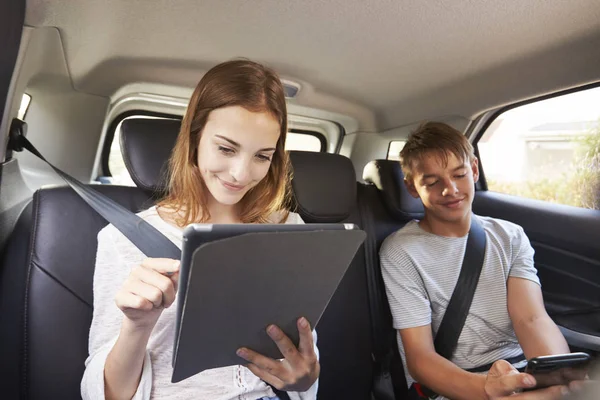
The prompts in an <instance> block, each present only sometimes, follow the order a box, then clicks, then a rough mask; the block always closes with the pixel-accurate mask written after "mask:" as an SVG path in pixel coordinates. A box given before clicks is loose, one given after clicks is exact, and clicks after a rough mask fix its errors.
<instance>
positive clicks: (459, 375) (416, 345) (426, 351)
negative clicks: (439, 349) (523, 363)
mask: <svg viewBox="0 0 600 400" xmlns="http://www.w3.org/2000/svg"><path fill="white" fill-rule="evenodd" d="M399 332H400V335H401V336H402V342H403V344H404V349H405V351H406V362H407V366H408V370H409V372H410V374H411V376H413V378H415V379H416V380H417V381H418V382H420V383H421V384H423V385H425V386H427V387H428V388H430V389H432V390H434V391H435V392H436V393H438V394H441V395H443V396H444V397H446V398H450V399H456V400H463V399H464V400H470V399H478V400H479V399H483V400H509V399H515V400H516V399H519V400H558V399H561V398H563V396H564V394H565V390H566V387H563V386H552V387H549V388H546V389H540V390H533V391H529V392H525V393H520V394H518V395H514V393H515V392H519V391H521V390H523V389H525V388H532V387H533V386H535V380H534V379H533V377H531V376H529V375H527V374H523V373H519V372H518V371H517V370H516V369H514V367H512V366H511V365H510V364H509V363H507V362H506V361H504V360H500V361H496V362H495V363H494V365H493V366H492V368H491V369H490V372H489V373H488V374H487V375H481V374H474V373H471V372H467V371H464V370H462V369H461V368H459V367H457V366H456V365H455V364H453V363H452V362H450V361H448V360H446V359H445V358H443V357H442V356H440V355H438V354H437V353H436V352H435V349H434V346H433V339H432V336H431V326H430V325H427V326H420V327H416V328H408V329H402V330H400V331H399Z"/></svg>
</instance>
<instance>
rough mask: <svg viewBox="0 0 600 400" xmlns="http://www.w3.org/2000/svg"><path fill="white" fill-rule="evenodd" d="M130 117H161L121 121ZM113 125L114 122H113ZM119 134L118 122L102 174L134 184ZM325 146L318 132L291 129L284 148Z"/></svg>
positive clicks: (317, 148)
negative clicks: (122, 152) (126, 165)
mask: <svg viewBox="0 0 600 400" xmlns="http://www.w3.org/2000/svg"><path fill="white" fill-rule="evenodd" d="M130 118H162V117H152V116H145V115H135V116H130V117H127V118H123V119H122V120H121V121H123V120H125V119H130ZM113 125H114V124H113ZM120 135H121V124H120V123H119V124H118V125H117V126H116V128H115V131H114V132H113V135H112V136H113V138H112V140H111V142H110V146H106V147H105V153H106V152H108V155H107V157H106V159H107V161H106V162H105V166H104V170H105V171H104V174H105V176H107V177H110V179H108V180H106V179H105V181H106V182H108V181H110V183H111V184H115V185H123V186H135V184H134V183H133V180H132V179H131V176H130V175H129V172H128V171H127V168H126V167H125V162H124V161H123V155H122V154H121V146H120ZM326 148H327V141H326V139H325V137H324V136H323V135H322V134H321V133H318V132H313V131H305V130H302V131H300V130H292V131H290V132H288V134H287V138H286V143H285V149H286V150H301V151H314V152H324V151H325V150H326Z"/></svg>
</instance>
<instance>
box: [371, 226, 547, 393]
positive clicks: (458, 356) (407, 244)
mask: <svg viewBox="0 0 600 400" xmlns="http://www.w3.org/2000/svg"><path fill="white" fill-rule="evenodd" d="M475 218H478V219H479V221H480V222H481V225H482V227H483V228H484V230H485V232H486V235H487V244H486V251H485V261H484V263H485V264H484V266H483V270H482V272H481V277H480V279H479V284H478V286H477V290H476V291H475V297H474V299H473V304H472V306H471V309H470V313H469V315H468V317H467V320H466V322H465V326H464V328H463V330H462V333H461V335H460V338H459V340H458V345H457V347H456V351H455V353H454V357H453V358H452V361H453V362H454V363H455V364H456V365H458V366H459V367H461V368H463V369H469V368H475V367H479V366H482V365H485V364H488V363H491V362H494V361H496V360H498V359H506V358H510V357H515V356H518V355H519V354H521V352H522V350H521V347H520V345H519V342H518V340H517V337H516V335H515V332H514V330H513V326H512V322H511V320H510V316H509V315H508V308H507V281H508V278H509V277H517V278H524V279H529V280H531V281H534V282H536V283H538V284H539V283H540V282H539V279H538V277H537V271H536V269H535V267H534V265H533V248H532V247H531V245H530V243H529V239H528V238H527V236H526V235H525V233H524V231H523V229H522V228H521V227H520V226H518V225H515V224H513V223H511V222H508V221H504V220H500V219H495V218H489V217H479V216H475ZM467 237H468V235H467V236H464V237H459V238H454V237H443V236H438V235H434V234H432V233H429V232H426V231H424V230H423V229H421V227H420V226H419V224H418V221H411V222H409V223H408V224H406V226H404V227H403V228H402V229H400V230H398V231H397V232H395V233H393V234H391V235H390V236H389V237H388V238H387V239H386V240H385V241H384V243H383V245H382V247H381V251H380V258H381V267H382V272H383V279H384V282H385V287H386V292H387V296H388V300H389V303H390V308H391V311H392V316H393V322H394V328H395V329H406V328H414V327H418V326H424V325H429V324H431V327H432V333H433V337H435V334H436V332H437V330H438V328H439V326H440V323H441V322H442V318H443V316H444V313H445V312H446V307H447V305H448V302H449V301H450V297H451V296H452V292H453V291H454V287H455V286H456V282H457V280H458V275H459V273H460V269H461V266H462V260H463V255H464V252H465V247H466V244H467ZM397 337H398V346H399V349H400V353H401V355H402V360H403V363H404V371H405V373H406V379H407V382H408V384H409V386H410V384H411V383H412V382H413V379H412V378H411V376H410V375H409V373H408V368H407V367H406V361H405V358H406V357H405V356H404V348H403V346H402V340H401V338H400V334H399V333H398V335H397ZM517 366H521V365H520V364H519V365H517Z"/></svg>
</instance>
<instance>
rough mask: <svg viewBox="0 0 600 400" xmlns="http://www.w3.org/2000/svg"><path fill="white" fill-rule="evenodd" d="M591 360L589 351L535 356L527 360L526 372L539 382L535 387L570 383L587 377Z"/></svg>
mask: <svg viewBox="0 0 600 400" xmlns="http://www.w3.org/2000/svg"><path fill="white" fill-rule="evenodd" d="M590 362H591V357H590V355H589V354H587V353H568V354H557V355H554V356H542V357H535V358H532V359H531V360H529V361H528V362H527V367H526V368H525V373H527V374H530V375H533V377H534V378H535V380H536V382H537V384H536V386H535V388H534V389H541V388H545V387H549V386H555V385H568V384H569V382H571V381H577V380H585V379H587V376H588V370H589V367H590Z"/></svg>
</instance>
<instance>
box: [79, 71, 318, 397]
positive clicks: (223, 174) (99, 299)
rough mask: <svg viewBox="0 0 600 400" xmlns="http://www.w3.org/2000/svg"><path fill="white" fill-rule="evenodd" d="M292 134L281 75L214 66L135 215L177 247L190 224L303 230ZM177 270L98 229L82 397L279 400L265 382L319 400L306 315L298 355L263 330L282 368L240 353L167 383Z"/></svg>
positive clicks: (273, 330) (275, 332)
mask: <svg viewBox="0 0 600 400" xmlns="http://www.w3.org/2000/svg"><path fill="white" fill-rule="evenodd" d="M286 132H287V110H286V104H285V95H284V90H283V86H282V84H281V82H280V80H279V78H278V76H277V75H276V74H275V72H274V71H272V70H270V69H268V68H265V67H264V66H262V65H260V64H257V63H254V62H251V61H247V60H240V61H230V62H226V63H223V64H220V65H218V66H216V67H214V68H213V69H211V70H210V71H208V72H207V73H206V75H205V76H204V77H203V78H202V80H201V81H200V82H199V83H198V86H197V87H196V89H195V91H194V93H193V95H192V98H191V100H190V104H189V106H188V109H187V112H186V114H185V117H184V118H183V121H182V125H181V131H180V132H179V135H178V138H177V142H176V144H175V148H174V150H173V153H172V156H171V159H170V160H169V180H168V194H167V195H166V196H165V197H164V198H163V199H162V200H161V201H160V202H159V203H158V205H157V206H155V207H151V208H150V209H148V210H145V211H143V212H141V213H140V214H139V215H140V216H141V217H142V218H144V219H145V220H147V221H148V222H149V223H151V224H152V225H154V226H155V227H156V228H157V229H158V230H159V231H161V232H162V233H163V234H164V235H166V236H167V237H168V238H169V239H170V240H172V241H173V242H174V243H175V244H176V245H178V246H179V247H181V241H182V230H183V228H184V227H185V226H186V225H188V224H190V223H193V222H203V223H213V224H224V223H300V224H301V223H303V221H302V219H301V218H300V216H299V215H297V214H295V213H291V212H289V211H288V210H287V209H286V205H287V204H288V197H289V192H290V184H289V175H290V174H289V170H288V169H289V168H288V157H287V154H286V152H285V150H284V146H285V138H286ZM178 271H179V261H177V260H170V259H145V258H144V256H143V255H142V253H141V252H140V251H139V250H138V249H137V248H136V247H134V246H133V244H131V242H129V241H128V240H127V239H126V238H125V236H123V235H122V234H121V233H120V232H119V231H118V230H117V229H116V228H114V227H113V226H112V225H109V226H107V227H106V228H104V229H103V230H102V231H100V233H99V234H98V250H97V256H96V270H95V272H94V313H93V320H92V325H91V329H90V337H89V353H90V355H89V357H88V359H87V360H86V370H85V373H84V376H83V380H82V383H81V393H82V396H83V398H84V399H104V398H106V399H132V398H133V399H149V398H159V399H188V398H194V399H211V400H212V399H214V400H221V399H222V400H228V399H250V400H256V399H263V398H274V396H275V394H274V392H273V390H272V389H271V387H270V386H269V385H272V386H273V387H275V388H277V389H280V390H285V391H287V392H288V395H289V396H290V398H291V399H292V400H294V399H302V400H308V399H316V392H317V386H318V376H319V372H320V369H319V368H320V367H319V361H318V350H317V348H316V337H315V336H314V332H311V328H310V326H309V324H308V322H307V321H306V319H304V318H300V319H299V320H298V330H299V333H300V343H299V346H298V348H296V347H295V346H294V345H293V343H292V342H291V340H290V339H289V338H288V337H287V336H285V335H284V334H283V332H282V331H281V330H280V329H279V328H278V327H276V326H273V325H272V326H269V327H268V329H267V333H268V334H269V336H270V337H271V338H272V339H273V340H274V341H275V343H276V344H277V346H278V347H279V349H280V350H281V352H282V354H283V355H284V356H285V358H284V359H283V360H281V361H280V360H273V359H271V358H267V357H264V356H262V355H260V354H257V353H255V352H253V351H251V350H249V349H245V348H242V349H238V351H237V354H238V355H239V356H240V357H241V359H245V360H247V361H248V362H249V363H248V364H247V366H241V365H238V366H232V367H224V368H217V369H212V370H207V371H203V372H202V373H200V374H197V375H195V376H193V377H190V378H189V379H186V380H184V381H182V382H179V383H177V384H172V383H170V378H171V373H172V368H171V359H172V344H173V340H174V330H175V307H170V306H171V305H172V304H173V303H174V302H175V298H176V290H177V282H178V277H179V275H178ZM207 329H210V327H207ZM241 359H240V360H241ZM267 383H268V384H269V385H268V384H267Z"/></svg>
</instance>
